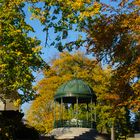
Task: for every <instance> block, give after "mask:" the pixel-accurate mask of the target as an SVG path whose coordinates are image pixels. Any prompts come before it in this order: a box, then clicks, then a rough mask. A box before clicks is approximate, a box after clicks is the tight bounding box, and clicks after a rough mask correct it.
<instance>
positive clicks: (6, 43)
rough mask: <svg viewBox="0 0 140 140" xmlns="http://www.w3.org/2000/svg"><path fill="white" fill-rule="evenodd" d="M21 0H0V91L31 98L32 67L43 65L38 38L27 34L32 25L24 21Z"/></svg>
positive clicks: (12, 95) (3, 93)
mask: <svg viewBox="0 0 140 140" xmlns="http://www.w3.org/2000/svg"><path fill="white" fill-rule="evenodd" d="M23 2H24V0H18V1H16V0H13V1H11V0H1V1H0V77H1V78H0V93H1V94H2V97H3V98H9V99H11V100H13V99H14V98H15V96H17V92H18V91H20V92H19V93H20V96H21V98H22V99H23V100H22V101H27V100H29V99H32V98H33V89H32V82H33V81H34V79H35V78H34V76H33V73H32V72H33V71H36V70H38V69H39V68H41V66H42V62H43V60H42V58H41V56H40V54H41V52H40V49H41V47H40V46H39V44H40V41H39V40H37V39H36V38H32V37H29V36H28V33H29V32H33V31H34V30H33V28H32V27H31V26H29V25H28V24H27V23H26V22H25V14H24V11H23V7H24V3H23Z"/></svg>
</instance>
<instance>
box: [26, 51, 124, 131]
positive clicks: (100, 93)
mask: <svg viewBox="0 0 140 140" xmlns="http://www.w3.org/2000/svg"><path fill="white" fill-rule="evenodd" d="M43 73H44V78H43V79H42V80H41V81H40V82H39V83H38V84H37V86H35V88H36V91H37V92H38V95H39V96H38V97H37V98H36V99H35V100H34V101H33V103H32V105H31V107H30V109H29V110H28V112H27V120H28V122H29V124H30V125H32V126H34V127H36V128H37V129H38V130H40V131H41V132H44V131H45V132H49V131H50V130H51V129H52V128H53V113H54V112H53V107H54V106H53V97H54V94H55V92H56V90H57V88H58V87H59V86H60V85H61V84H63V83H65V82H67V81H68V80H71V79H73V78H80V79H82V80H84V81H86V82H87V83H88V84H89V85H90V86H91V87H92V88H93V90H94V91H95V93H96V95H97V106H96V113H97V120H98V121H97V129H98V130H99V131H100V132H102V131H101V129H102V130H105V129H106V126H107V124H109V122H110V123H111V122H112V119H113V118H114V117H116V115H117V113H116V114H114V116H111V114H112V113H111V112H112V111H113V108H112V101H113V99H115V98H117V95H115V94H112V95H110V93H109V87H110V77H111V69H110V68H108V69H106V70H103V69H102V68H101V66H100V65H98V64H97V61H96V60H92V59H89V58H87V57H85V56H84V55H83V54H81V53H77V54H74V55H71V54H69V53H62V54H60V58H57V59H54V60H52V62H51V65H50V69H48V70H46V71H44V72H43ZM108 102H110V104H109V103H108ZM81 107H84V106H81ZM56 112H57V113H58V112H59V111H56ZM93 113H95V112H94V111H93ZM119 113H120V114H122V113H124V111H123V110H122V112H120V111H119ZM57 115H59V114H57ZM83 117H84V116H83ZM93 119H94V118H93ZM94 121H95V120H94ZM107 127H108V126H107Z"/></svg>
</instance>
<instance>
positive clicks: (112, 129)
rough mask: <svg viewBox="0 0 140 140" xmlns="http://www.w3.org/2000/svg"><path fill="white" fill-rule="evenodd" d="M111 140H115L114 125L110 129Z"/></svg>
mask: <svg viewBox="0 0 140 140" xmlns="http://www.w3.org/2000/svg"><path fill="white" fill-rule="evenodd" d="M111 140H115V128H114V124H113V125H112V127H111Z"/></svg>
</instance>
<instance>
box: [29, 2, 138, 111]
mask: <svg viewBox="0 0 140 140" xmlns="http://www.w3.org/2000/svg"><path fill="white" fill-rule="evenodd" d="M34 2H38V0H36V1H34ZM113 2H114V1H113ZM113 2H111V3H110V4H106V3H104V2H102V1H93V0H89V1H84V0H80V1H79V0H75V1H70V0H65V1H62V0H58V1H53V0H52V1H45V2H44V7H43V9H41V8H38V7H35V4H34V5H33V7H32V8H31V11H32V12H33V16H34V17H35V18H39V19H40V21H41V23H42V24H44V25H45V29H44V30H46V31H47V37H46V39H48V35H49V30H50V29H51V31H53V30H54V32H55V33H56V34H57V33H59V34H57V35H58V36H57V37H56V38H55V41H54V42H52V44H50V45H53V46H54V45H55V46H56V47H57V48H58V49H59V50H60V51H63V49H65V48H67V49H68V50H72V49H73V48H74V47H75V46H76V48H79V47H83V46H85V47H86V49H87V52H88V53H90V54H91V53H93V54H94V55H95V56H96V57H97V59H98V61H102V60H104V61H106V62H107V63H110V64H111V65H112V67H113V68H114V77H113V79H114V80H113V81H114V86H112V89H114V90H115V91H114V92H116V93H117V94H118V95H119V96H120V98H121V99H120V100H121V101H120V102H119V103H117V104H118V105H119V104H120V105H124V104H127V105H128V107H129V108H131V109H133V110H135V111H136V110H139V105H140V96H139V81H140V80H139V76H140V73H139V65H140V53H139V52H140V47H139V38H140V33H139V28H140V26H139V21H140V18H139V5H140V2H139V0H137V1H136V0H132V1H130V0H128V1H126V0H121V1H115V2H114V3H113ZM64 4H65V6H64ZM114 5H115V6H114ZM70 31H79V38H78V39H77V40H69V41H66V40H65V39H66V38H68V37H69V36H68V35H69V34H70ZM82 33H85V35H86V36H82ZM64 41H65V43H64ZM116 83H117V84H116ZM130 88H131V92H128V91H129V89H130ZM132 92H133V93H132ZM126 97H127V98H126ZM122 99H124V100H122Z"/></svg>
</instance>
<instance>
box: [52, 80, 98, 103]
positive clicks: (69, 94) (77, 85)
mask: <svg viewBox="0 0 140 140" xmlns="http://www.w3.org/2000/svg"><path fill="white" fill-rule="evenodd" d="M61 98H63V102H64V103H68V102H69V103H75V102H76V100H75V99H76V98H78V100H79V102H81V103H82V102H83V103H84V102H90V100H91V99H92V100H93V101H95V100H96V95H95V94H94V91H93V90H92V88H91V87H90V86H88V84H86V83H85V82H84V81H82V80H80V79H73V80H70V81H68V82H66V83H64V84H62V85H61V86H60V87H59V88H58V90H57V91H56V94H55V96H54V99H55V100H56V101H58V102H60V100H61Z"/></svg>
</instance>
